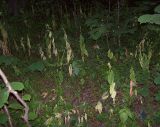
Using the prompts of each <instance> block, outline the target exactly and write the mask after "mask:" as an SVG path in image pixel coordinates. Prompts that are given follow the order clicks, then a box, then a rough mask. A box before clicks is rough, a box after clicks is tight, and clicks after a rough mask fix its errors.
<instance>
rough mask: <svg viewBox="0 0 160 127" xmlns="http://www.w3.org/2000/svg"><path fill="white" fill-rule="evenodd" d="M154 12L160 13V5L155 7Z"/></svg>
mask: <svg viewBox="0 0 160 127" xmlns="http://www.w3.org/2000/svg"><path fill="white" fill-rule="evenodd" d="M154 12H155V13H160V5H158V6H157V7H155V9H154Z"/></svg>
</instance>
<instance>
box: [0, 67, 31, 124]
mask: <svg viewBox="0 0 160 127" xmlns="http://www.w3.org/2000/svg"><path fill="white" fill-rule="evenodd" d="M0 77H1V78H2V79H3V81H4V83H5V85H6V87H7V89H8V92H9V93H11V94H13V96H14V97H15V98H16V99H17V101H19V102H20V103H21V104H22V105H23V106H24V115H23V116H22V118H23V120H24V121H25V123H26V124H27V126H28V127H31V125H30V123H29V121H28V112H29V107H28V105H27V104H26V102H25V101H24V100H23V99H22V98H21V97H20V96H19V94H18V93H17V91H15V90H14V89H13V88H12V87H11V85H10V83H9V81H8V80H7V77H6V76H5V74H4V73H3V71H2V70H1V69H0Z"/></svg>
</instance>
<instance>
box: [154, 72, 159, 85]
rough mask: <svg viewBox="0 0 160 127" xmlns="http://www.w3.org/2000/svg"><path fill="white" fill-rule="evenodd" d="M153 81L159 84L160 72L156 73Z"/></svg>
mask: <svg viewBox="0 0 160 127" xmlns="http://www.w3.org/2000/svg"><path fill="white" fill-rule="evenodd" d="M154 83H155V84H157V85H160V74H158V75H157V76H156V77H155V79H154Z"/></svg>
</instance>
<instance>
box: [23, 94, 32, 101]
mask: <svg viewBox="0 0 160 127" xmlns="http://www.w3.org/2000/svg"><path fill="white" fill-rule="evenodd" d="M22 99H23V100H24V101H30V100H31V95H30V94H25V95H24V96H23V97H22Z"/></svg>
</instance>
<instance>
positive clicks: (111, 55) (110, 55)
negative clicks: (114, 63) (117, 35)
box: [108, 49, 113, 59]
mask: <svg viewBox="0 0 160 127" xmlns="http://www.w3.org/2000/svg"><path fill="white" fill-rule="evenodd" d="M108 57H109V59H113V52H112V51H111V50H110V49H109V50H108Z"/></svg>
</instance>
